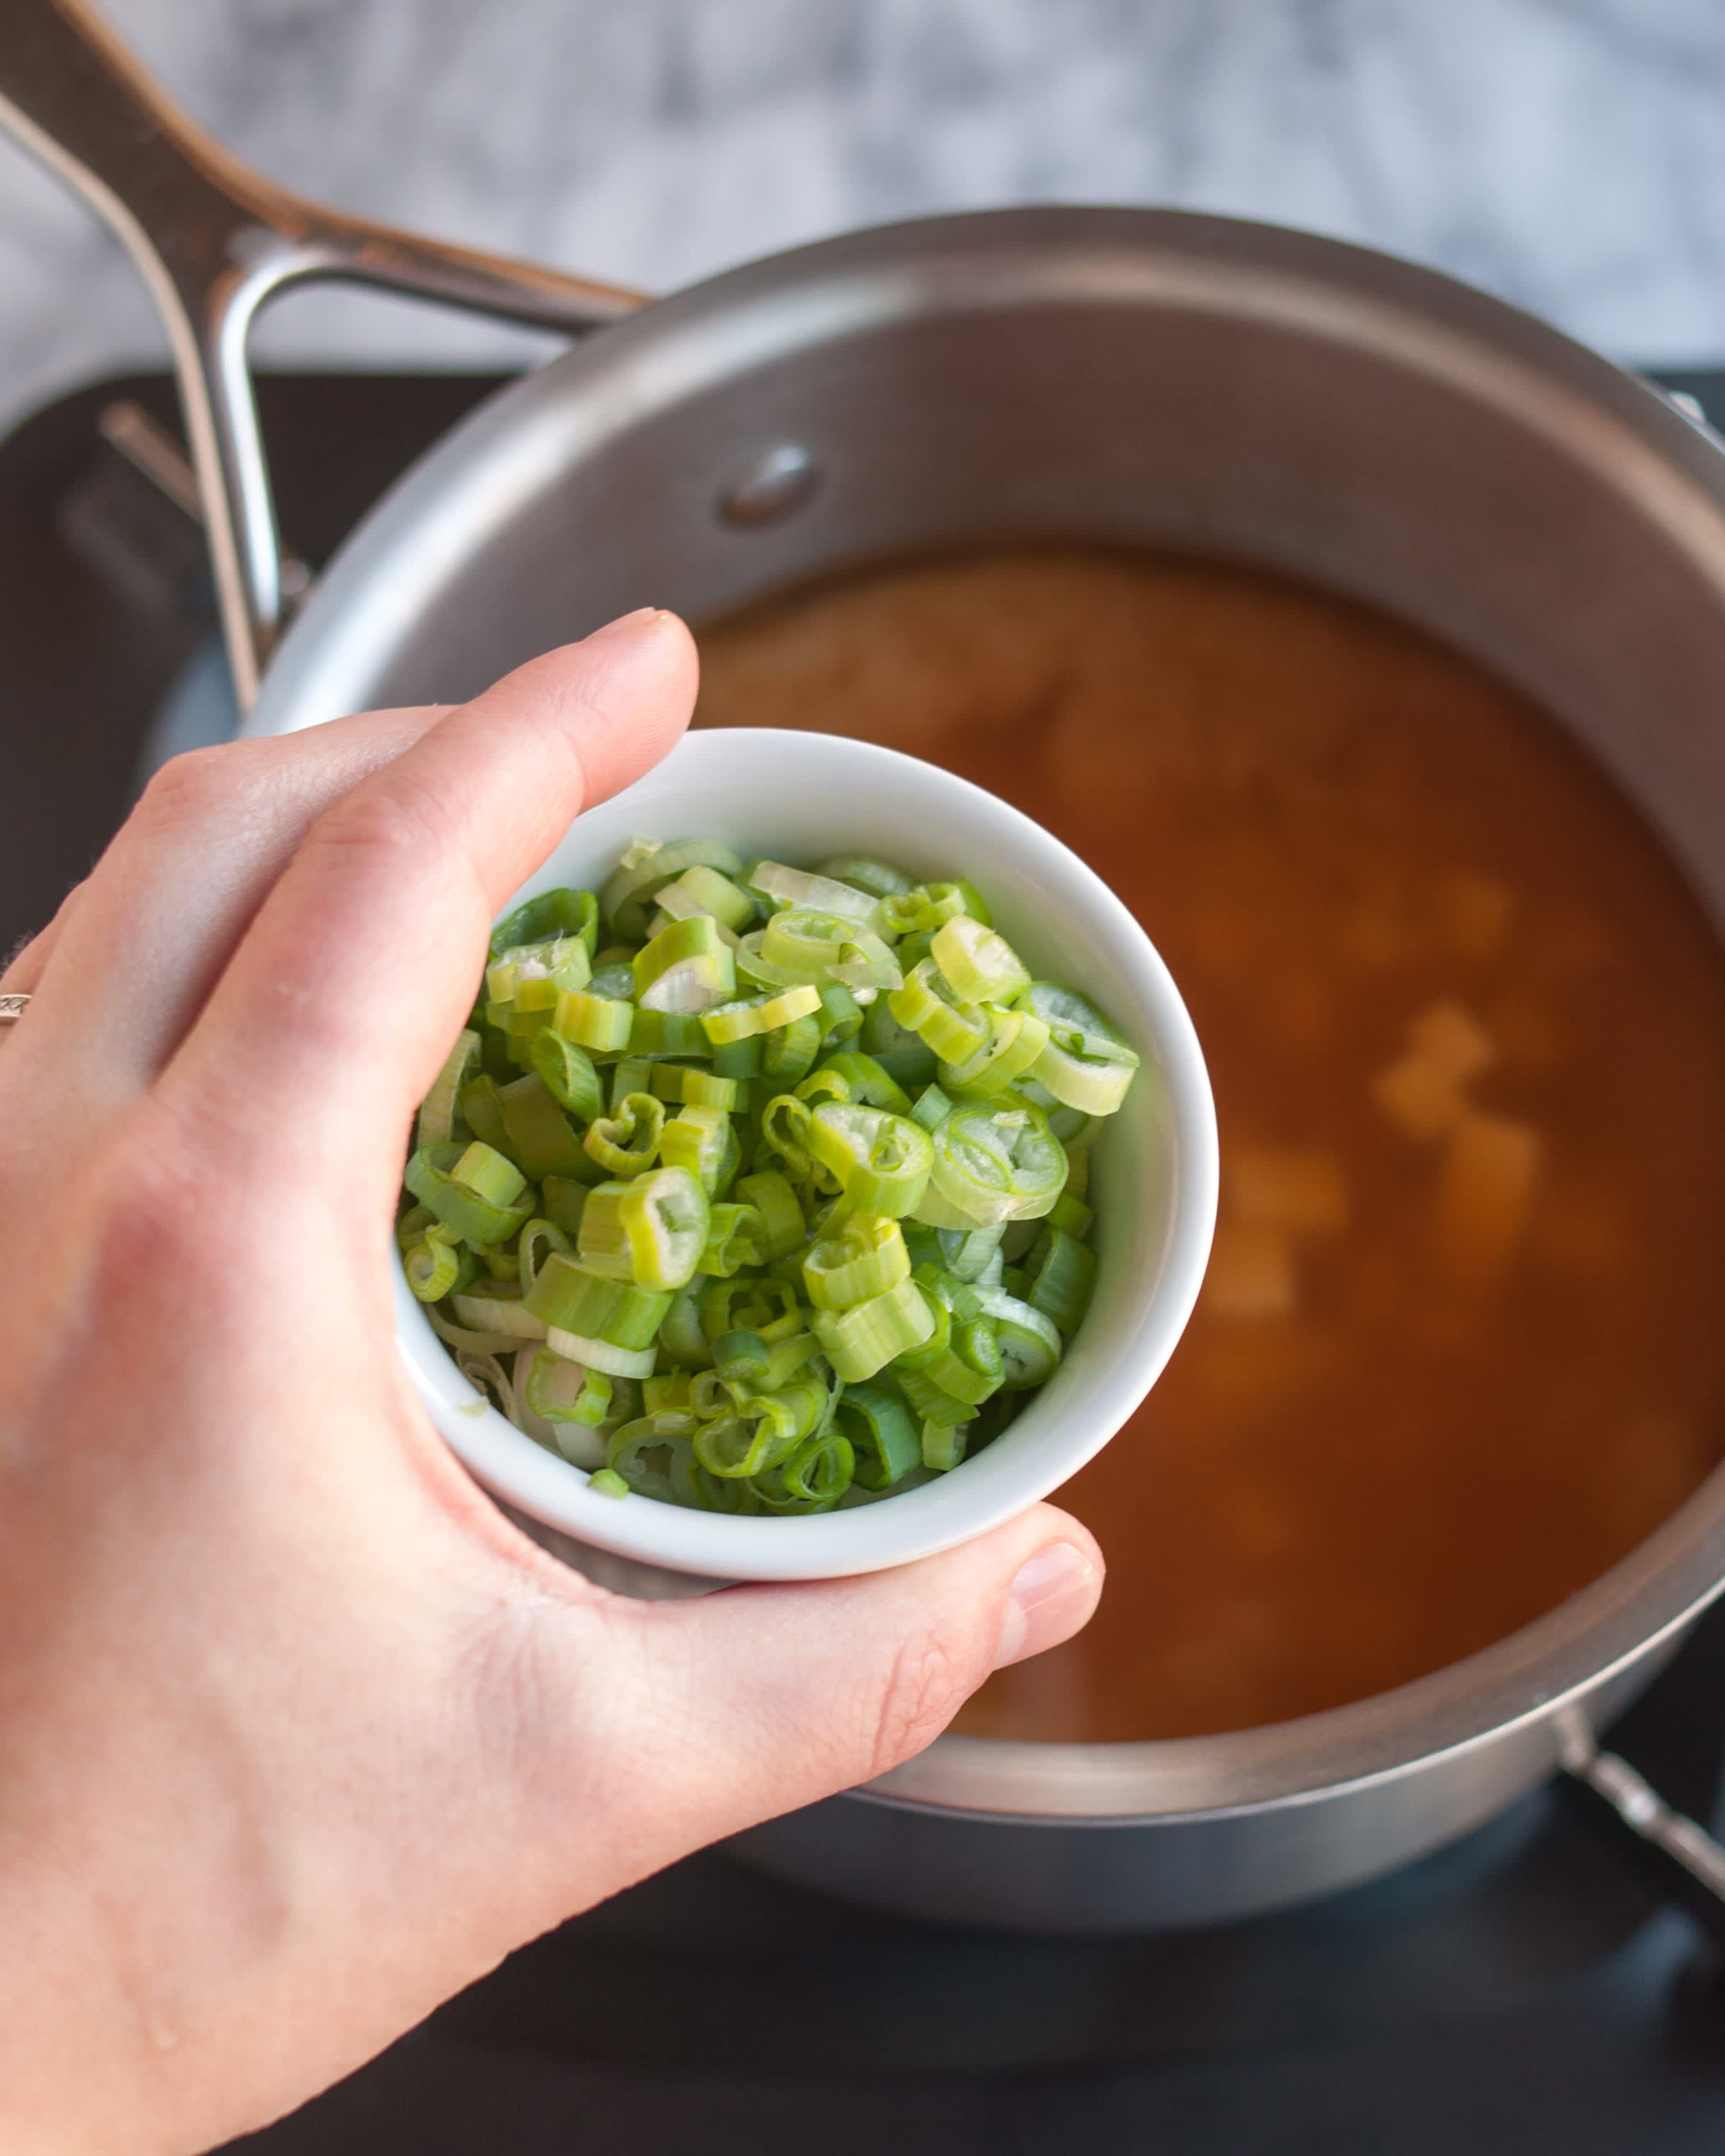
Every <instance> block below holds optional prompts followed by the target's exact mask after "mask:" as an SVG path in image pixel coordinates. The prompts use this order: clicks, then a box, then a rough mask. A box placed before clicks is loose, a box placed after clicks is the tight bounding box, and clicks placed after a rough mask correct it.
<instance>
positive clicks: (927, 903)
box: [875, 883, 964, 936]
mask: <svg viewBox="0 0 1725 2156" xmlns="http://www.w3.org/2000/svg"><path fill="white" fill-rule="evenodd" d="M963 911H964V894H963V891H960V890H959V888H958V886H957V884H956V883H933V884H918V885H916V887H915V888H914V889H908V888H907V889H906V890H905V891H899V892H892V893H890V894H887V895H886V896H885V897H884V899H883V902H882V903H881V905H880V908H879V910H878V911H877V913H876V916H875V918H876V921H877V923H878V925H879V927H880V932H881V934H882V935H883V936H915V935H932V932H934V930H936V929H937V928H938V927H941V925H942V922H944V921H951V920H952V919H953V918H954V917H955V916H957V915H958V914H961V913H963Z"/></svg>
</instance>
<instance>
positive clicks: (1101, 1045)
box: [1029, 1026, 1138, 1116]
mask: <svg viewBox="0 0 1725 2156" xmlns="http://www.w3.org/2000/svg"><path fill="white" fill-rule="evenodd" d="M1137 1070H1138V1058H1137V1054H1136V1052H1135V1051H1134V1050H1132V1049H1130V1048H1127V1047H1126V1046H1124V1045H1122V1044H1120V1043H1118V1042H1116V1041H1111V1040H1101V1039H1097V1038H1096V1035H1094V1034H1081V1033H1078V1032H1076V1031H1075V1030H1072V1029H1069V1028H1066V1027H1063V1026H1055V1027H1054V1028H1052V1029H1050V1033H1049V1035H1048V1038H1047V1040H1046V1042H1045V1044H1044V1045H1043V1048H1042V1050H1041V1051H1040V1054H1039V1055H1038V1056H1037V1058H1036V1060H1035V1061H1034V1063H1032V1064H1031V1065H1030V1066H1029V1075H1030V1076H1031V1077H1032V1078H1034V1080H1035V1081H1036V1082H1037V1084H1038V1085H1039V1086H1046V1088H1047V1089H1048V1091H1050V1093H1051V1094H1053V1096H1054V1097H1055V1100H1056V1101H1059V1102H1060V1105H1061V1106H1062V1107H1064V1108H1069V1109H1076V1110H1077V1111H1079V1112H1080V1113H1081V1114H1082V1115H1086V1116H1111V1115H1113V1114H1114V1113H1115V1112H1116V1111H1117V1109H1118V1108H1119V1106H1120V1105H1121V1103H1122V1101H1124V1100H1125V1098H1126V1096H1127V1088H1128V1087H1129V1086H1131V1084H1132V1080H1133V1078H1134V1077H1135V1076H1136V1075H1137Z"/></svg>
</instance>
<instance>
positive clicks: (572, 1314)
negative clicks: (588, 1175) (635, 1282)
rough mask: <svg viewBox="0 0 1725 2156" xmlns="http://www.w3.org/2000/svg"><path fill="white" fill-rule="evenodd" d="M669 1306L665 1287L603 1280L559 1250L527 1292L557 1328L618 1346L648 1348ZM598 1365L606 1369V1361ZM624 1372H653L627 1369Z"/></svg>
mask: <svg viewBox="0 0 1725 2156" xmlns="http://www.w3.org/2000/svg"><path fill="white" fill-rule="evenodd" d="M589 1203H591V1200H589ZM526 1308H527V1309H528V1310H529V1311H530V1312H531V1313H532V1315H533V1316H534V1317H541V1318H543V1319H544V1321H545V1322H546V1323H547V1325H549V1326H552V1327H555V1328H556V1329H557V1331H558V1332H580V1333H584V1334H588V1335H590V1336H591V1337H593V1338H595V1339H602V1340H604V1341H607V1342H609V1343H610V1344H611V1345H612V1346H613V1347H627V1348H650V1347H651V1346H652V1344H653V1342H654V1340H655V1337H657V1335H658V1332H659V1327H660V1324H661V1322H663V1320H664V1317H665V1312H666V1311H667V1310H669V1309H670V1296H669V1294H667V1293H665V1292H664V1291H660V1290H657V1289H649V1288H643V1287H636V1286H629V1285H628V1284H626V1283H625V1282H623V1281H616V1280H602V1279H600V1278H599V1276H598V1275H597V1274H595V1273H591V1272H588V1271H587V1270H585V1269H584V1268H583V1266H582V1265H579V1264H578V1263H577V1262H576V1260H574V1259H572V1258H569V1257H566V1256H563V1255H560V1254H559V1255H552V1256H551V1257H548V1258H547V1260H546V1261H545V1263H544V1265H542V1267H541V1268H540V1271H539V1276H538V1278H537V1279H536V1281H534V1283H533V1285H532V1286H531V1289H529V1291H528V1292H527V1297H526ZM572 1359H573V1360H574V1361H576V1362H582V1361H584V1360H586V1359H587V1358H584V1357H583V1356H580V1355H577V1356H575V1357H574V1358H572ZM595 1367H597V1368H601V1369H608V1365H607V1364H604V1363H599V1364H598V1365H596V1366H595ZM610 1374H612V1375H616V1374H618V1373H615V1372H612V1373H610ZM622 1374H623V1375H624V1376H625V1377H634V1376H637V1375H646V1374H649V1373H645V1372H639V1373H638V1372H635V1371H633V1370H629V1371H624V1372H623V1373H622Z"/></svg>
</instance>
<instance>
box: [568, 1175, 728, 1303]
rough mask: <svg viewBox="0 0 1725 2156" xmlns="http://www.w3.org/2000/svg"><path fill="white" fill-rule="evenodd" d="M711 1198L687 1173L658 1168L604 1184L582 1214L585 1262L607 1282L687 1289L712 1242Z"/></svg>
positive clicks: (594, 1194)
mask: <svg viewBox="0 0 1725 2156" xmlns="http://www.w3.org/2000/svg"><path fill="white" fill-rule="evenodd" d="M706 1231H707V1202H706V1192H705V1191H704V1190H703V1189H702V1188H701V1185H700V1183H698V1182H697V1181H696V1178H695V1177H694V1176H693V1175H691V1173H690V1172H689V1170H688V1169H687V1168H654V1169H652V1170H650V1171H649V1173H645V1174H643V1175H638V1176H635V1177H634V1178H632V1179H631V1180H630V1181H629V1182H627V1183H600V1184H599V1186H598V1188H597V1189H596V1190H592V1191H589V1192H588V1199H587V1204H586V1206H585V1208H584V1209H583V1212H582V1215H581V1240H580V1256H581V1263H582V1265H583V1269H584V1270H587V1271H588V1272H590V1273H597V1274H598V1276H600V1278H601V1279H604V1280H626V1281H634V1284H635V1286H637V1287H645V1288H678V1287H683V1286H686V1285H687V1283H688V1282H689V1281H691V1280H692V1279H693V1278H694V1276H695V1269H696V1265H697V1264H698V1263H699V1262H700V1260H701V1251H702V1250H703V1249H704V1248H705V1246H706Z"/></svg>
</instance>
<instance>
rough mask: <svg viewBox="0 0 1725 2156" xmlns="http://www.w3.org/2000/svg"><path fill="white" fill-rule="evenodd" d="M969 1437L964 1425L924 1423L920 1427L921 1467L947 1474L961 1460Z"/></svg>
mask: <svg viewBox="0 0 1725 2156" xmlns="http://www.w3.org/2000/svg"><path fill="white" fill-rule="evenodd" d="M968 1436H969V1430H968V1425H967V1424H964V1423H938V1422H925V1423H924V1424H923V1425H922V1465H923V1466H925V1467H932V1468H933V1469H935V1470H936V1471H937V1472H938V1473H940V1474H942V1475H944V1474H947V1473H948V1472H949V1471H951V1470H952V1468H954V1467H956V1466H957V1465H958V1463H959V1462H960V1461H961V1460H963V1457H964V1452H965V1445H966V1443H967V1440H968Z"/></svg>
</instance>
